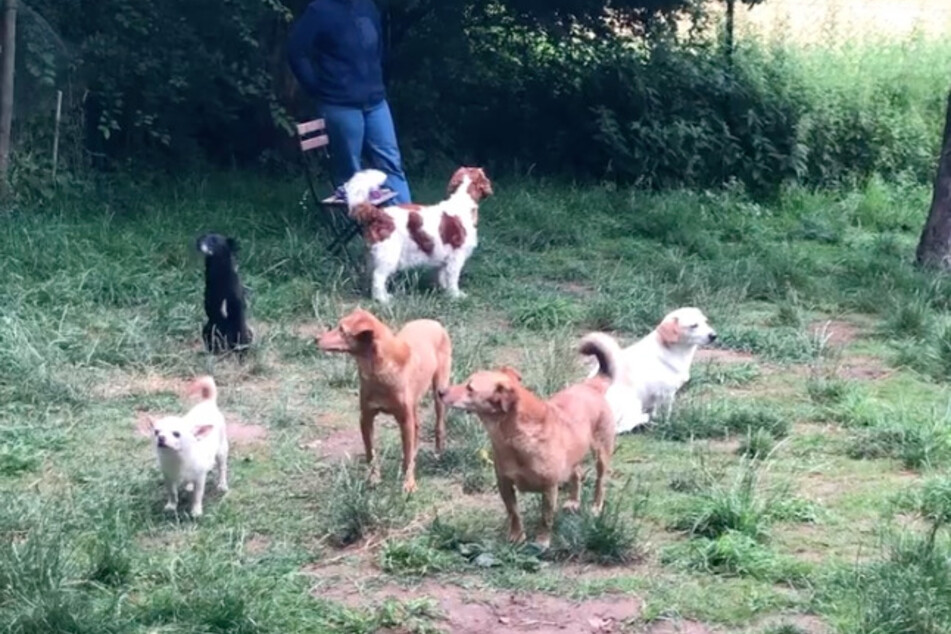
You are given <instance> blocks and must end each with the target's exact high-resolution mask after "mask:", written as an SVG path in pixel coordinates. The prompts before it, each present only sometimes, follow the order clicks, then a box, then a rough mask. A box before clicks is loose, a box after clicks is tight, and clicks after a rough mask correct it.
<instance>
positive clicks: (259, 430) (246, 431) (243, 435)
mask: <svg viewBox="0 0 951 634" xmlns="http://www.w3.org/2000/svg"><path fill="white" fill-rule="evenodd" d="M225 425H226V427H227V430H228V442H229V443H232V444H235V445H254V444H256V443H259V442H261V441H263V440H264V439H265V438H266V437H267V429H265V428H264V427H262V426H261V425H255V424H253V423H241V422H238V421H237V420H234V419H232V418H231V417H230V416H225Z"/></svg>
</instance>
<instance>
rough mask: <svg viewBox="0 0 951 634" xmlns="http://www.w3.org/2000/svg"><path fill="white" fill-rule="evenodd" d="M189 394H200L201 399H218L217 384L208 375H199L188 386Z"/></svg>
mask: <svg viewBox="0 0 951 634" xmlns="http://www.w3.org/2000/svg"><path fill="white" fill-rule="evenodd" d="M188 393H189V394H200V395H201V400H203V401H216V400H218V386H217V385H215V380H214V379H213V378H212V377H210V376H200V377H198V378H197V379H195V380H194V381H192V382H191V384H190V385H189V386H188Z"/></svg>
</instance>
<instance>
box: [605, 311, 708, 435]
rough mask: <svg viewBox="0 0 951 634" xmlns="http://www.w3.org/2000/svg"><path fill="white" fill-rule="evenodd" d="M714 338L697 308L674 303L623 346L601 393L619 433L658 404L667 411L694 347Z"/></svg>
mask: <svg viewBox="0 0 951 634" xmlns="http://www.w3.org/2000/svg"><path fill="white" fill-rule="evenodd" d="M716 338H717V333H716V331H714V330H713V328H711V327H710V325H709V324H708V323H707V318H706V316H705V315H704V314H703V312H701V311H700V309H698V308H678V309H677V310H675V311H673V312H671V313H668V314H667V316H666V317H664V319H663V320H662V321H661V322H660V324H659V325H658V326H657V327H656V328H655V329H654V330H652V331H651V332H650V333H649V334H648V335H647V336H645V337H644V338H643V339H641V340H640V341H638V342H637V343H635V344H634V345H632V346H629V347H627V348H624V349H623V350H622V351H621V354H620V359H621V364H620V367H619V368H618V376H617V379H616V380H615V383H614V384H613V385H612V386H611V388H610V389H608V392H607V394H606V395H605V398H607V401H608V404H609V405H610V406H611V411H612V413H613V414H614V420H615V423H616V426H617V433H619V434H620V433H624V432H627V431H631V430H632V429H634V428H635V427H639V426H640V425H644V424H646V423H647V422H649V421H650V420H651V419H653V418H655V417H656V416H657V413H658V410H659V409H660V408H661V407H664V408H665V412H664V413H665V415H670V410H671V407H673V403H674V396H675V395H676V394H677V390H679V389H680V388H681V387H682V386H683V385H684V383H686V382H687V381H689V380H690V365H691V364H692V363H693V357H694V354H696V352H697V348H698V347H700V346H702V345H706V344H710V343H713V342H714V341H715V340H716ZM596 372H597V371H596V370H595V371H594V372H592V374H591V376H594V375H595V374H596Z"/></svg>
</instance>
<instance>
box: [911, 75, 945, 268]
mask: <svg viewBox="0 0 951 634" xmlns="http://www.w3.org/2000/svg"><path fill="white" fill-rule="evenodd" d="M915 259H916V260H917V262H918V264H920V265H922V266H927V267H932V268H941V269H944V270H946V271H948V270H951V93H948V108H947V113H946V115H945V121H944V137H943V139H942V142H941V155H940V157H939V158H938V173H937V174H936V175H935V179H934V191H933V193H932V197H931V211H930V213H929V214H928V220H927V221H926V222H925V228H924V230H922V232H921V239H920V240H919V242H918V250H917V252H916V253H915Z"/></svg>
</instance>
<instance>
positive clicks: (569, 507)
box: [561, 500, 581, 513]
mask: <svg viewBox="0 0 951 634" xmlns="http://www.w3.org/2000/svg"><path fill="white" fill-rule="evenodd" d="M561 508H562V509H564V510H565V511H568V512H569V513H577V512H578V510H579V509H580V508H581V502H579V501H578V500H565V503H564V504H562V505H561Z"/></svg>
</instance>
